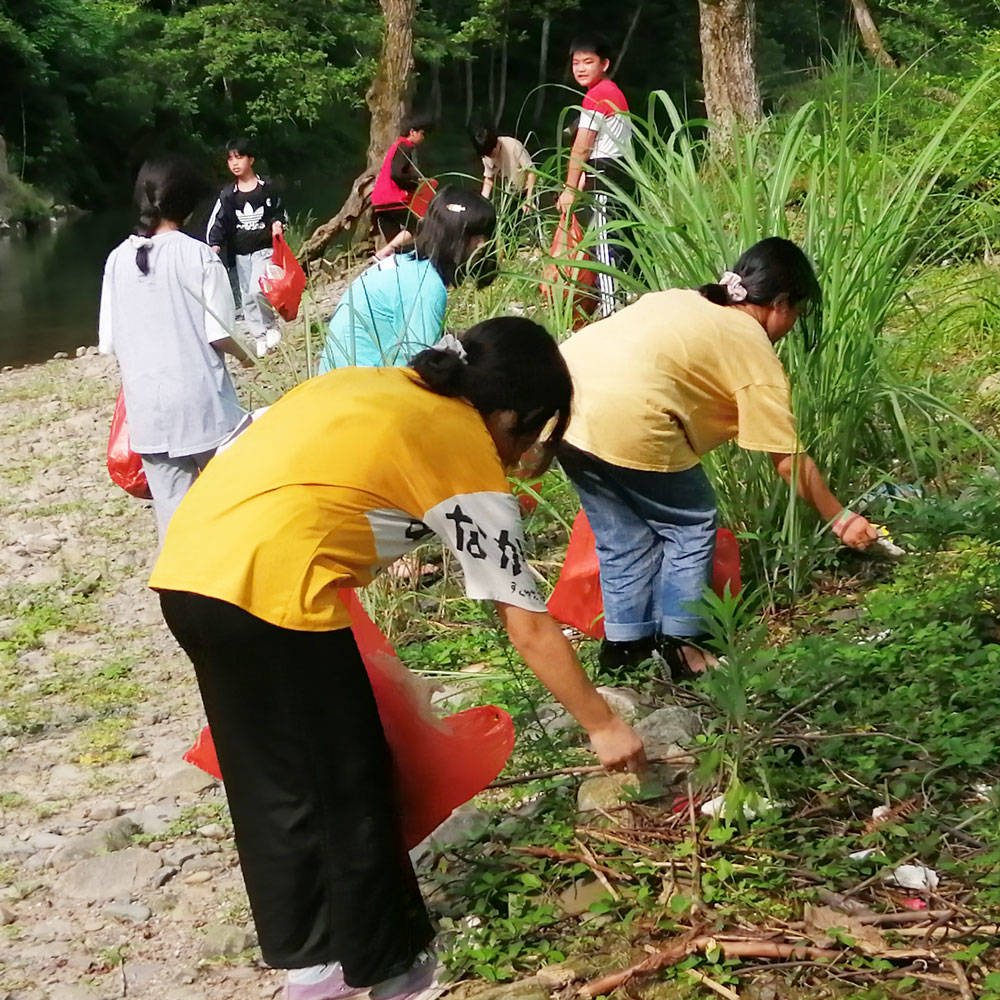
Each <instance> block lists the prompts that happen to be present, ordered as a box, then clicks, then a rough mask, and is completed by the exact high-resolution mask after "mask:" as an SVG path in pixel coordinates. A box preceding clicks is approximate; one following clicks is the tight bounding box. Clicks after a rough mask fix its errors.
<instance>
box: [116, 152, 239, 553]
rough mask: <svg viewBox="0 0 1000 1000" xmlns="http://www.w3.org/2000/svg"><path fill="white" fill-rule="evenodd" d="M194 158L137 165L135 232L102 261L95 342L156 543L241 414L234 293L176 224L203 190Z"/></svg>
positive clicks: (213, 260) (221, 270)
mask: <svg viewBox="0 0 1000 1000" xmlns="http://www.w3.org/2000/svg"><path fill="white" fill-rule="evenodd" d="M202 189H203V188H202V184H201V181H200V178H199V177H198V175H197V174H196V172H195V171H194V169H193V168H192V167H191V165H190V164H188V163H187V162H185V161H183V160H177V159H170V160H162V161H149V162H147V163H145V164H143V166H142V169H141V170H140V171H139V176H138V178H137V180H136V185H135V201H136V205H137V206H138V208H139V225H138V226H137V227H136V234H135V235H133V236H129V237H128V238H127V239H126V240H124V241H123V242H122V243H121V244H119V245H118V246H117V247H115V249H114V250H112V251H111V253H110V255H109V256H108V259H107V262H106V263H105V265H104V282H103V286H102V289H101V309H100V325H99V347H100V351H101V353H102V354H113V355H114V356H115V357H116V358H117V360H118V367H119V371H120V373H121V378H122V390H123V393H124V397H125V410H126V413H127V415H128V428H129V438H130V444H131V447H132V450H133V451H135V452H137V453H138V454H139V455H141V456H142V464H143V469H144V470H145V473H146V479H147V482H148V483H149V490H150V493H151V494H152V496H153V507H154V509H155V511H156V523H157V529H158V531H159V535H160V541H161V542H162V541H163V537H164V535H165V534H166V530H167V524H168V522H169V521H170V517H171V515H172V514H173V512H174V511H175V510H176V508H177V505H178V504H179V503H180V501H181V498H182V497H183V496H184V494H185V493H186V492H187V491H188V489H189V488H190V487H191V484H192V483H193V482H194V480H195V479H196V478H197V476H198V473H199V472H200V471H201V470H202V469H203V468H204V467H205V465H206V464H207V462H208V460H209V459H210V458H211V457H212V455H213V454H214V453H215V450H216V448H218V446H219V445H220V444H221V443H222V442H223V441H224V440H225V438H226V437H227V436H228V435H229V434H230V433H231V432H232V431H233V430H234V429H235V428H236V426H237V425H238V424H239V423H240V421H241V420H243V418H244V416H245V415H246V414H245V411H244V409H243V407H242V406H241V405H240V403H239V400H238V399H237V398H236V389H235V387H234V386H233V383H232V380H231V379H230V377H229V372H228V371H227V370H226V365H225V361H224V359H223V355H224V353H229V354H232V355H233V356H234V357H236V358H238V359H239V360H240V362H241V363H243V364H244V365H251V364H253V361H252V359H251V358H250V356H249V355H248V354H247V353H246V352H245V351H244V350H243V348H242V347H241V346H240V345H239V344H237V343H236V341H234V340H233V339H232V334H231V331H232V329H233V323H234V317H235V305H234V302H233V293H232V290H231V288H230V286H229V278H228V275H227V274H226V269H225V266H224V265H223V264H222V262H221V261H220V260H219V258H218V257H217V256H216V254H215V253H213V252H212V250H211V249H210V248H209V247H208V246H206V245H205V244H204V243H201V242H199V241H198V240H195V239H192V238H191V237H190V236H187V235H186V234H185V233H183V232H181V231H180V227H181V225H182V224H183V223H184V221H185V219H187V217H188V216H189V215H190V214H191V212H192V211H193V209H194V207H195V205H196V203H197V201H198V199H199V197H200V196H201V193H202Z"/></svg>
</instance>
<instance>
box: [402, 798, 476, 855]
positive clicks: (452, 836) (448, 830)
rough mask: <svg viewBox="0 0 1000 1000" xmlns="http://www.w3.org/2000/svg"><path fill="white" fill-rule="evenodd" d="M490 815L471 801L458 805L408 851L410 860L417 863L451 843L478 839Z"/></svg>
mask: <svg viewBox="0 0 1000 1000" xmlns="http://www.w3.org/2000/svg"><path fill="white" fill-rule="evenodd" d="M491 823H492V817H491V816H490V814H489V813H487V812H484V811H483V810H482V809H479V808H478V807H477V806H474V805H473V804H472V803H471V802H466V803H465V805H461V806H459V807H458V808H457V809H455V810H454V811H453V812H452V814H451V815H450V816H449V817H448V818H447V819H446V820H445V821H444V822H443V823H442V824H441V825H440V826H438V827H437V828H436V829H435V830H434V831H433V832H432V833H431V834H430V835H429V836H427V837H425V838H424V839H423V840H422V841H421V842H420V843H419V844H417V846H416V847H414V848H413V850H411V851H410V860H411V861H412V862H413V863H414V864H417V863H418V862H419V861H420V859H421V858H422V857H424V856H425V855H427V854H430V853H432V852H434V851H440V850H443V849H444V848H446V847H449V846H451V845H458V844H468V843H471V842H473V841H476V840H479V839H480V838H481V837H483V835H484V834H485V833H486V831H487V830H488V829H489V828H490V825H491Z"/></svg>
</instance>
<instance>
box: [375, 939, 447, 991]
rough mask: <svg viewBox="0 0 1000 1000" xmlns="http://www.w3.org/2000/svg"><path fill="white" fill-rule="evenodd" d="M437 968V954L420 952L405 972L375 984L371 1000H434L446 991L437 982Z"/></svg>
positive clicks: (443, 986) (428, 951)
mask: <svg viewBox="0 0 1000 1000" xmlns="http://www.w3.org/2000/svg"><path fill="white" fill-rule="evenodd" d="M437 967H438V958H437V954H436V953H435V952H433V951H431V950H430V949H428V950H427V951H422V952H420V954H418V955H417V957H416V958H415V959H414V960H413V965H411V966H410V967H409V969H407V970H406V972H403V973H401V974H400V975H398V976H393V977H392V979H386V980H384V981H383V982H381V983H376V984H375V985H374V986H373V987H372V989H371V1000H434V998H435V997H439V996H440V995H441V994H442V993H444V991H445V990H446V989H447V986H445V985H443V984H441V983H439V982H438V981H437Z"/></svg>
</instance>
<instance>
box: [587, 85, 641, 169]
mask: <svg viewBox="0 0 1000 1000" xmlns="http://www.w3.org/2000/svg"><path fill="white" fill-rule="evenodd" d="M582 107H583V114H581V115H580V128H586V129H591V130H592V131H594V132H596V133H597V138H596V139H595V140H594V148H593V150H592V151H591V153H590V158H591V159H592V160H600V159H605V158H609V159H618V158H620V157H622V156H625V155H626V154H627V153H628V152H629V150H630V149H631V146H632V121H631V119H630V118H629V117H628V114H627V112H628V101H626V100H625V95H624V94H623V93H622V92H621V89H620V88H619V86H618V84H617V83H615V82H614V80H608V79H606V78H605V79H604V80H601V81H600V83H596V84H594V86H593V87H591V88H590V90H588V91H587V93H586V94H584V96H583V103H582ZM622 112H625V113H622Z"/></svg>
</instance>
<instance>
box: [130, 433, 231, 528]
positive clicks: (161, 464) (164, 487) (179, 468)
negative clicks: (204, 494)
mask: <svg viewBox="0 0 1000 1000" xmlns="http://www.w3.org/2000/svg"><path fill="white" fill-rule="evenodd" d="M214 454H215V449H214V448H213V449H212V450H211V451H203V452H201V454H198V455H182V456H180V457H178V458H171V456H170V455H168V454H166V452H161V453H159V454H156V455H143V456H142V468H143V470H144V471H145V473H146V482H147V483H149V492H150V493H152V494H153V511H154V512H155V514H156V532H157V534H158V535H159V536H160V544H161V545H162V544H163V539H164V538H166V536H167V525H168V524H169V523H170V518H172V517H173V516H174V511H175V510H177V507H178V505H179V504H180V502H181V500H183V499H184V494H185V493H187V491H188V490H189V489H191V487H192V485H193V484H194V481H195V480H196V479H197V478H198V474H199V473H200V472H201V470H202V469H204V468H205V466H206V465H208V460H209V459H210V458H211V457H212V456H213V455H214Z"/></svg>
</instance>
